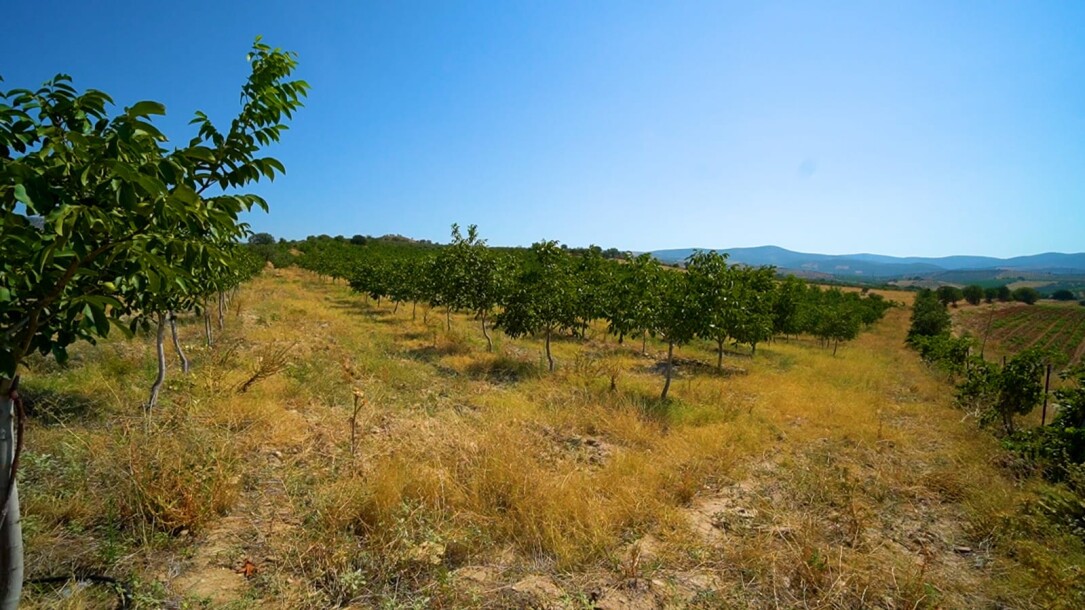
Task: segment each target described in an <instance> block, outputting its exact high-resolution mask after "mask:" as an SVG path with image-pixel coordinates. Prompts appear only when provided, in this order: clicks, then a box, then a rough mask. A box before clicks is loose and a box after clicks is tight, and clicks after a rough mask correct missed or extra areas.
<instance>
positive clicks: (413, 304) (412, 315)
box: [411, 301, 418, 322]
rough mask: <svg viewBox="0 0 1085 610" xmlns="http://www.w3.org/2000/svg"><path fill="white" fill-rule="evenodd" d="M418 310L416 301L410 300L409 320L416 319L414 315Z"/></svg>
mask: <svg viewBox="0 0 1085 610" xmlns="http://www.w3.org/2000/svg"><path fill="white" fill-rule="evenodd" d="M417 312H418V301H411V322H414V321H415V320H417V319H418V317H417V316H416V315H415V314H416V313H417Z"/></svg>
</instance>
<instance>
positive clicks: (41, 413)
mask: <svg viewBox="0 0 1085 610" xmlns="http://www.w3.org/2000/svg"><path fill="white" fill-rule="evenodd" d="M19 396H20V397H21V398H22V400H23V408H25V409H26V415H27V417H32V418H34V419H35V420H36V421H37V422H38V423H39V424H40V425H42V426H53V425H61V424H67V423H71V422H73V421H78V420H91V419H94V418H95V417H97V416H98V415H99V414H101V413H102V412H103V411H104V407H105V401H103V400H102V399H101V398H100V397H96V396H92V395H88V394H83V393H79V392H68V391H62V390H56V389H53V388H47V387H38V386H34V385H29V384H23V385H22V386H20V388H19Z"/></svg>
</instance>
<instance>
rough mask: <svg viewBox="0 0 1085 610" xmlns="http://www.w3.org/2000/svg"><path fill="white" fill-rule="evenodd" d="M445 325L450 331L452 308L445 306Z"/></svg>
mask: <svg viewBox="0 0 1085 610" xmlns="http://www.w3.org/2000/svg"><path fill="white" fill-rule="evenodd" d="M445 326H446V327H447V330H448V332H452V308H451V307H445Z"/></svg>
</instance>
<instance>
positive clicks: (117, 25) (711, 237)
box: [0, 0, 1085, 256]
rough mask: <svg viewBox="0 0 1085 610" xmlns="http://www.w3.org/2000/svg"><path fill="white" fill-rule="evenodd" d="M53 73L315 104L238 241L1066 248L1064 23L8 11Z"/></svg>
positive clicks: (56, 8)
mask: <svg viewBox="0 0 1085 610" xmlns="http://www.w3.org/2000/svg"><path fill="white" fill-rule="evenodd" d="M3 12H4V16H5V22H6V24H7V25H8V27H7V28H5V34H4V36H2V37H0V75H2V76H3V77H4V79H5V82H4V83H3V84H2V85H0V87H3V88H5V89H7V88H13V87H24V86H35V85H37V84H40V83H41V82H42V81H44V80H45V79H47V78H49V77H50V76H52V75H53V74H55V73H58V72H65V73H69V74H71V75H72V76H73V77H74V78H75V84H76V86H77V87H80V88H86V87H93V88H98V89H102V90H104V91H106V92H108V93H110V94H111V95H112V96H113V97H114V98H115V99H116V101H117V102H118V104H120V105H127V104H131V103H133V102H135V101H137V100H140V99H153V100H158V101H161V102H163V103H165V104H166V105H167V109H168V112H169V114H168V116H167V117H166V119H165V120H164V121H162V125H163V126H164V128H165V129H166V131H167V133H169V134H170V135H171V136H172V137H174V138H176V139H177V141H178V142H184V141H186V140H187V138H188V137H189V136H190V135H191V130H190V128H189V127H188V126H187V125H186V123H187V120H188V119H189V118H190V117H191V115H192V112H193V111H194V110H197V109H201V110H205V111H207V112H208V113H209V114H210V115H211V116H212V117H213V118H218V120H219V121H221V122H222V123H225V122H226V121H228V120H229V118H230V117H231V116H232V115H231V113H233V112H235V111H236V110H237V108H238V97H237V95H238V90H239V87H240V85H241V83H242V82H243V80H244V78H245V76H246V70H247V65H246V63H245V61H244V54H245V52H246V51H247V49H248V47H249V45H250V44H251V42H252V39H253V38H254V37H255V36H256V35H257V34H262V35H263V36H264V38H265V40H266V41H267V42H269V43H271V44H274V45H277V46H281V47H283V48H287V49H291V50H295V51H297V52H298V53H299V55H300V66H299V71H298V76H299V77H301V78H304V79H306V80H308V81H309V83H310V84H311V85H312V87H313V89H312V93H311V96H310V98H309V100H308V103H307V107H306V108H305V109H303V110H302V112H301V113H300V114H299V115H298V117H297V120H296V121H294V123H293V124H292V126H291V130H290V131H289V132H287V133H286V134H285V137H284V140H283V142H281V143H280V144H278V145H277V146H275V147H274V148H272V149H270V150H269V151H268V152H269V154H272V155H273V156H276V157H278V158H279V159H280V160H282V161H283V162H284V163H285V165H286V167H287V175H286V176H285V177H282V178H280V179H278V180H277V181H276V182H275V183H273V184H261V185H259V186H258V187H257V188H256V189H254V190H256V191H257V192H260V193H261V194H263V195H264V196H266V197H267V198H268V199H269V201H270V203H271V206H272V209H271V213H270V214H269V215H264V214H258V215H252V216H250V217H249V218H248V220H249V221H250V222H251V224H252V226H253V228H254V229H255V230H257V231H268V232H270V233H272V234H274V235H276V236H285V237H288V238H299V237H304V236H306V235H309V234H321V233H327V234H332V235H335V234H345V235H353V234H355V233H361V234H370V235H381V234H385V233H400V234H404V235H408V236H412V237H417V238H426V239H432V240H435V241H446V240H447V238H448V227H449V225H450V224H451V223H453V222H459V223H460V224H464V225H466V224H471V223H474V224H478V225H479V227H480V231H481V233H482V236H483V237H486V238H488V239H489V241H490V243H492V244H495V245H526V244H530V243H531V242H532V241H536V240H539V239H542V238H547V239H557V240H560V241H562V242H564V243H569V244H570V245H574V246H577V245H587V244H590V243H597V244H599V245H602V246H604V247H610V246H614V247H618V248H622V249H632V250H648V249H658V248H669V247H692V246H698V247H739V246H757V245H765V244H775V245H779V246H783V247H786V248H790V249H793V250H802V251H815V252H824V253H831V254H841V253H853V252H876V253H880V254H892V255H925V256H940V255H948V254H983V255H993V256H1012V255H1019V254H1031V253H1037V252H1044V251H1064V252H1068V251H1074V252H1078V251H1082V250H1085V36H1082V35H1081V32H1082V31H1085V3H1082V2H986V1H985V2H974V3H949V2H861V3H848V2H811V3H772V2H767V3H763V2H742V3H725V2H707V3H695V2H682V3H666V2H653V3H640V2H628V1H626V2H550V1H547V2H542V1H538V2H518V1H501V2H497V1H494V2H488V3H482V2H470V3H463V2H433V3H422V2H394V3H393V2H381V3H378V2H347V1H341V2H312V3H302V2H292V3H280V2H259V3H254V2H246V3H242V2H230V1H222V0H220V1H218V2H213V3H211V2H184V3H159V2H130V3H129V2H102V3H90V2H50V1H48V0H41V1H37V2H21V1H19V0H11V1H9V2H8V3H6V6H5V8H4V11H3Z"/></svg>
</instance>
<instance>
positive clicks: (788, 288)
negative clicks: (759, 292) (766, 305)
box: [772, 275, 807, 337]
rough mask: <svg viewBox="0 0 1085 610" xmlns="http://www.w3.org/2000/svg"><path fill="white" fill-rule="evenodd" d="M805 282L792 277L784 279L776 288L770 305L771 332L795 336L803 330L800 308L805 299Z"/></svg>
mask: <svg viewBox="0 0 1085 610" xmlns="http://www.w3.org/2000/svg"><path fill="white" fill-rule="evenodd" d="M806 293H807V289H806V282H804V281H802V280H800V279H799V278H797V277H795V276H794V275H789V276H787V277H785V278H784V280H783V281H782V282H780V284H779V285H778V286H777V288H776V298H775V299H774V300H773V303H772V330H773V332H774V333H776V334H778V335H784V336H785V337H787V336H788V335H797V334H799V333H801V332H802V330H803V320H802V316H801V313H802V306H803V302H804V301H805V300H806V299H807V294H806Z"/></svg>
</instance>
